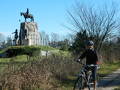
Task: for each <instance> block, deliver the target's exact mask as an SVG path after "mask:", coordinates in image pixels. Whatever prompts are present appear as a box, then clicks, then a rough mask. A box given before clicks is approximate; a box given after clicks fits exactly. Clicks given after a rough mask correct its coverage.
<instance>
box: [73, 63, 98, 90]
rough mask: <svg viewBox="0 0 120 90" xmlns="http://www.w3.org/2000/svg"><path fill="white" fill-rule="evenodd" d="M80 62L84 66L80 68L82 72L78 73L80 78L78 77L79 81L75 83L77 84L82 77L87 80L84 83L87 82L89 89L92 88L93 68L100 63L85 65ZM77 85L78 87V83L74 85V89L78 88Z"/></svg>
mask: <svg viewBox="0 0 120 90" xmlns="http://www.w3.org/2000/svg"><path fill="white" fill-rule="evenodd" d="M80 64H81V65H82V68H81V70H80V73H79V74H78V78H77V81H76V83H75V84H77V82H78V79H79V78H80V77H81V78H83V79H84V82H85V83H84V84H86V85H87V87H88V89H89V90H90V86H91V84H90V81H91V80H90V79H91V78H92V68H93V67H95V66H96V67H97V66H98V65H92V64H91V65H85V64H83V63H80ZM88 68H89V69H88ZM81 83H82V82H81ZM75 87H76V85H74V90H76V89H75ZM83 88H84V87H83ZM79 90H81V89H79Z"/></svg>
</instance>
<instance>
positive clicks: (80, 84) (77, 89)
mask: <svg viewBox="0 0 120 90" xmlns="http://www.w3.org/2000/svg"><path fill="white" fill-rule="evenodd" d="M84 84H85V80H84V78H83V77H82V76H80V77H78V78H77V80H76V81H75V84H74V88H73V90H82V89H84Z"/></svg>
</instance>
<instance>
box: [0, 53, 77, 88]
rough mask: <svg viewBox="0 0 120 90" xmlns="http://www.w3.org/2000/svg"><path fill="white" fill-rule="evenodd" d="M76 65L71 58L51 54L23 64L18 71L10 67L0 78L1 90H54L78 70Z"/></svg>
mask: <svg viewBox="0 0 120 90" xmlns="http://www.w3.org/2000/svg"><path fill="white" fill-rule="evenodd" d="M76 65H77V64H76V63H74V62H73V57H71V56H68V57H66V56H65V57H64V56H63V55H56V54H53V55H51V56H49V57H47V58H43V59H42V60H37V61H31V62H28V63H25V64H24V65H21V66H20V67H19V69H14V70H13V69H12V68H11V65H10V66H9V68H6V69H5V72H4V74H2V76H1V77H0V78H1V79H0V82H1V84H2V88H3V90H36V89H37V88H38V89H43V88H44V90H56V89H57V88H59V87H60V82H61V81H62V80H64V79H67V77H68V76H70V75H74V74H75V70H79V65H78V67H76ZM15 67H16V66H15ZM10 68H11V69H10ZM17 68H18V67H17Z"/></svg>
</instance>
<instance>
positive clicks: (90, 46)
mask: <svg viewBox="0 0 120 90" xmlns="http://www.w3.org/2000/svg"><path fill="white" fill-rule="evenodd" d="M85 46H86V50H85V52H83V53H82V54H81V56H80V57H79V59H78V61H80V60H81V59H83V58H86V64H87V65H91V64H93V65H97V62H98V56H97V53H96V51H95V49H94V42H93V41H91V40H88V41H86V45H85ZM96 72H97V67H93V69H92V78H93V84H94V90H96V83H97V82H96Z"/></svg>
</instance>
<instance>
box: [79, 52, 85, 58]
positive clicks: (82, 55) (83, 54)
mask: <svg viewBox="0 0 120 90" xmlns="http://www.w3.org/2000/svg"><path fill="white" fill-rule="evenodd" d="M85 57H86V51H85V52H83V53H82V54H81V56H80V57H79V59H83V58H85Z"/></svg>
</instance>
